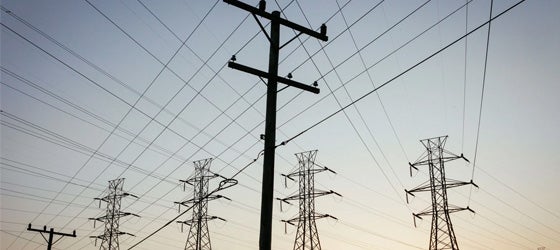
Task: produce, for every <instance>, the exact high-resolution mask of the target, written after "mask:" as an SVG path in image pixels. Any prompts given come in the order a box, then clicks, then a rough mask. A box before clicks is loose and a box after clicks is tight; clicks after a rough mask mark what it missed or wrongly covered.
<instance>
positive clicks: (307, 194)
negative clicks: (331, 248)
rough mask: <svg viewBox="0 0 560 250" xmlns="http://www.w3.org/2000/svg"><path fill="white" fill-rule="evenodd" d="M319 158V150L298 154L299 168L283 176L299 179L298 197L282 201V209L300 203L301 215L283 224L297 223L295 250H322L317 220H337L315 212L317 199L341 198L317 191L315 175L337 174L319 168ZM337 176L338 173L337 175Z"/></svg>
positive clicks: (327, 192)
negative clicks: (316, 158) (326, 196)
mask: <svg viewBox="0 0 560 250" xmlns="http://www.w3.org/2000/svg"><path fill="white" fill-rule="evenodd" d="M316 156H317V150H312V151H307V152H302V153H297V154H296V157H297V159H298V163H299V168H298V170H296V171H295V172H293V173H290V174H288V175H283V176H284V177H285V178H286V179H290V180H292V181H295V180H294V179H293V177H296V176H297V177H299V192H298V194H297V195H294V196H290V197H286V198H284V199H278V200H280V208H282V202H285V203H288V204H290V203H289V201H294V200H297V201H298V202H299V214H298V217H295V218H293V219H289V220H282V222H284V223H287V224H290V225H294V226H295V223H296V222H297V233H296V239H295V242H294V250H304V249H313V250H321V243H320V241H319V232H318V231H317V225H316V224H315V220H316V219H321V218H325V217H330V218H333V219H336V218H335V217H333V216H331V215H329V214H319V213H316V212H315V198H316V197H320V196H324V195H329V194H335V195H338V196H341V195H340V194H338V193H336V192H334V191H332V190H330V191H321V190H317V189H315V174H317V173H320V172H324V171H329V172H331V173H335V172H334V171H332V170H330V169H328V168H327V167H322V166H318V165H317V164H315V157H316ZM335 174H336V173H335Z"/></svg>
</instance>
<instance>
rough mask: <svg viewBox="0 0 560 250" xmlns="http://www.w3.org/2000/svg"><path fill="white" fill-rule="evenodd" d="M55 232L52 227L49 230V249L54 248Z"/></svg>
mask: <svg viewBox="0 0 560 250" xmlns="http://www.w3.org/2000/svg"><path fill="white" fill-rule="evenodd" d="M53 234H54V229H53V228H51V230H50V231H49V243H48V245H47V250H51V249H52V244H53Z"/></svg>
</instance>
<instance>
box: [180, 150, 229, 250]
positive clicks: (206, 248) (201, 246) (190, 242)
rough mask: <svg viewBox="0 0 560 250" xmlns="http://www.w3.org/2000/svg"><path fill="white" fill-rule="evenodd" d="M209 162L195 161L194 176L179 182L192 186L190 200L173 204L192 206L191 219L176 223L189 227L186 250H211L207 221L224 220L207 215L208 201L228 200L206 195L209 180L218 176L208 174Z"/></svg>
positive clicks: (207, 160) (210, 160) (218, 196)
mask: <svg viewBox="0 0 560 250" xmlns="http://www.w3.org/2000/svg"><path fill="white" fill-rule="evenodd" d="M211 162H212V159H211V158H209V159H204V160H199V161H195V162H194V168H195V173H194V176H193V177H192V178H190V179H188V180H181V182H183V183H184V185H186V184H189V185H192V186H193V198H192V199H189V200H186V201H182V202H175V203H176V204H179V207H181V205H183V206H187V207H188V206H192V218H191V219H189V220H186V221H177V223H181V224H182V225H188V226H190V228H189V234H188V236H187V243H186V244H185V249H186V250H211V249H212V245H211V243H210V232H209V231H208V221H209V220H214V219H219V220H224V219H222V218H220V217H217V216H209V215H208V201H210V200H215V199H219V198H225V199H228V198H227V197H224V196H221V195H209V193H208V188H209V183H210V180H211V179H213V178H215V177H218V176H219V175H217V174H213V173H212V172H210V164H211ZM228 200H229V199H228Z"/></svg>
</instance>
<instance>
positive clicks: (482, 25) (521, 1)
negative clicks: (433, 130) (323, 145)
mask: <svg viewBox="0 0 560 250" xmlns="http://www.w3.org/2000/svg"><path fill="white" fill-rule="evenodd" d="M524 1H525V0H520V1H519V2H517V3H515V4H514V5H512V6H510V7H509V8H507V9H505V10H504V11H502V12H500V13H499V14H498V15H496V16H494V17H492V18H491V19H490V20H488V21H486V22H484V23H482V24H480V25H479V26H477V27H476V28H474V29H472V30H471V31H469V32H468V33H466V34H465V35H463V36H461V37H459V38H457V39H456V40H454V41H453V42H451V43H449V44H447V45H446V46H444V47H443V48H441V49H439V50H437V51H436V52H434V53H432V54H430V55H429V56H428V57H426V58H424V59H422V60H421V61H419V62H418V63H416V64H414V65H413V66H411V67H409V68H407V69H406V70H404V71H403V72H401V73H399V74H397V75H396V76H394V77H393V78H391V79H389V80H388V81H386V82H384V83H383V84H381V85H379V86H378V87H377V88H375V89H373V90H371V91H369V92H367V93H366V94H365V95H362V96H361V97H360V98H358V99H356V100H354V101H353V102H351V103H350V104H348V105H346V106H344V107H342V108H341V109H338V110H337V111H335V112H334V113H332V114H330V115H328V116H327V117H325V118H323V119H321V120H319V121H318V122H316V123H314V124H313V125H311V126H310V127H308V128H307V129H305V130H303V131H301V132H300V133H298V134H296V135H294V136H293V137H290V138H288V139H287V140H285V141H283V142H281V143H280V144H279V145H277V146H276V147H278V146H283V145H286V144H287V143H289V142H290V141H292V140H294V139H296V138H298V137H299V136H301V135H302V134H304V133H306V132H307V131H309V130H311V129H313V128H314V127H316V126H318V125H319V124H321V123H323V122H325V121H326V120H328V119H330V118H332V117H333V116H335V115H336V114H338V113H340V112H342V111H343V110H344V109H346V108H348V107H350V106H351V105H353V104H355V103H356V102H359V101H360V100H363V99H364V98H365V97H367V96H369V95H370V94H372V93H374V92H375V91H377V90H378V89H380V88H383V87H384V86H386V85H387V84H389V83H391V82H392V81H394V80H395V79H397V78H398V77H401V76H402V75H404V74H406V73H408V72H409V71H411V70H413V69H414V68H416V67H417V66H419V65H421V64H423V63H424V62H426V61H428V60H429V59H431V58H432V57H434V56H436V55H438V54H439V53H441V52H442V51H444V50H446V49H448V48H449V47H451V46H453V45H454V44H456V43H457V42H459V41H461V40H462V39H463V38H465V37H466V36H468V35H470V34H472V33H474V32H475V31H477V30H479V29H480V28H482V27H484V26H486V25H487V24H489V23H490V22H491V21H493V20H495V19H497V18H499V17H500V16H502V15H503V14H505V13H507V12H509V11H510V10H511V9H513V8H515V7H516V6H518V5H519V4H521V3H523V2H524ZM261 152H262V151H261ZM259 155H260V154H259ZM255 161H256V159H255ZM255 161H253V162H251V163H250V164H252V163H254V162H255ZM250 164H249V165H250ZM249 165H247V166H245V167H244V168H242V169H241V170H240V172H241V171H243V170H244V169H245V168H246V167H248V166H249ZM240 172H237V173H236V174H235V175H234V176H233V177H231V178H235V176H237V175H238V174H239V173H240ZM216 191H217V189H216V190H214V191H212V192H209V194H208V195H212V194H213V193H214V192H216ZM187 211H189V210H186V211H184V212H183V213H186V212H187ZM181 215H182V214H180V215H179V216H177V217H176V218H173V220H171V221H169V222H168V223H166V224H165V225H164V226H162V227H160V228H159V229H158V230H156V231H154V232H153V233H152V234H150V235H148V236H147V237H146V238H144V239H142V240H141V241H139V242H138V243H137V244H135V245H133V246H132V247H130V248H129V249H132V248H134V247H135V246H137V245H138V244H140V243H142V242H143V241H145V240H146V239H148V238H149V237H151V236H153V235H154V234H155V233H157V232H159V231H160V230H161V229H163V228H164V227H166V226H167V225H169V224H170V223H171V222H173V221H174V220H176V219H177V218H179V217H180V216H181Z"/></svg>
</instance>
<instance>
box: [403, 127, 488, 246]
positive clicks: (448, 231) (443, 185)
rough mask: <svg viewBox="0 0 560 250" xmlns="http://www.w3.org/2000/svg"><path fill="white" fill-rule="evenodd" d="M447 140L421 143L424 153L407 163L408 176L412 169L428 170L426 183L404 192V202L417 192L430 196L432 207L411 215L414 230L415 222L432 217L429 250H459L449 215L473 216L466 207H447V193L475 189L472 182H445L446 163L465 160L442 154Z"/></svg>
mask: <svg viewBox="0 0 560 250" xmlns="http://www.w3.org/2000/svg"><path fill="white" fill-rule="evenodd" d="M446 141H447V136H440V137H434V138H429V139H424V140H420V142H421V143H422V144H423V145H424V147H425V148H426V152H425V153H424V154H423V155H422V156H421V157H420V158H419V159H418V160H417V161H416V162H415V163H408V164H409V165H410V175H411V176H412V168H414V169H416V170H418V168H417V167H418V166H428V173H429V176H430V180H429V182H426V183H424V184H421V185H420V186H418V187H416V188H414V189H411V190H406V189H405V192H406V194H407V195H406V201H407V202H408V195H411V196H414V193H416V192H427V191H430V193H431V200H432V206H431V207H429V208H427V209H426V210H424V211H422V212H420V213H417V214H414V213H413V214H412V215H413V216H414V226H416V218H419V219H422V217H423V216H432V226H431V232H430V247H429V249H430V250H441V249H452V250H458V249H459V246H458V245H457V238H456V237H455V232H454V231H453V225H452V224H451V218H450V216H449V214H450V213H454V212H459V211H463V210H469V211H471V212H473V213H474V211H473V210H472V209H470V208H469V207H468V206H467V207H466V208H462V207H457V206H453V205H449V204H448V202H447V189H449V188H454V187H459V186H464V185H469V184H472V185H474V186H475V187H478V186H477V185H476V184H474V183H473V181H472V180H471V181H470V182H464V181H456V180H448V179H446V178H445V166H444V164H445V163H446V162H449V161H453V160H457V159H464V160H465V161H467V162H468V160H467V159H466V158H465V157H464V156H463V154H461V155H455V154H453V153H451V152H449V151H447V150H445V149H444V148H445V143H446Z"/></svg>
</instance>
